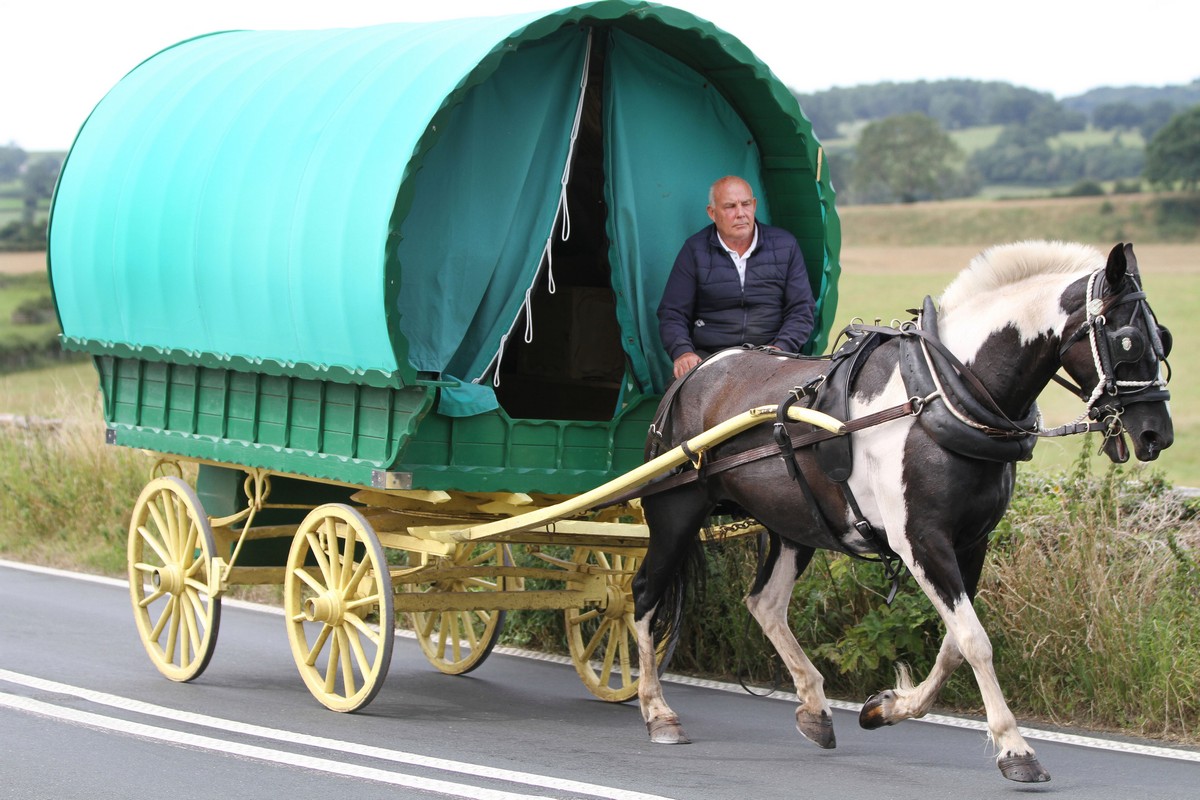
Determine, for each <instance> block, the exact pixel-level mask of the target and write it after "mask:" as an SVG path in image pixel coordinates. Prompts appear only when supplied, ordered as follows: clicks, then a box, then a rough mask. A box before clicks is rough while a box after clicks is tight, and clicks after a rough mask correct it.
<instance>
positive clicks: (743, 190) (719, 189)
mask: <svg viewBox="0 0 1200 800" xmlns="http://www.w3.org/2000/svg"><path fill="white" fill-rule="evenodd" d="M757 209H758V201H757V200H755V199H754V191H753V190H752V189H751V188H750V184H748V183H746V182H745V181H744V180H742V179H741V178H739V177H737V176H735V175H726V176H725V177H724V178H721V179H720V180H719V181H717V182H716V183H714V184H713V185H712V187H710V188H709V190H708V218H709V219H711V220H712V221H713V223H714V224H715V225H716V226H717V233H719V234H720V235H721V241H723V242H725V246H726V247H731V248H733V249H734V250H737V251H738V252H739V253H745V252H746V251H747V250H748V249H749V248H750V244H751V243H752V242H753V241H754V212H755V211H756V210H757Z"/></svg>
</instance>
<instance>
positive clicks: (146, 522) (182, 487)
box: [127, 476, 221, 681]
mask: <svg viewBox="0 0 1200 800" xmlns="http://www.w3.org/2000/svg"><path fill="white" fill-rule="evenodd" d="M215 551H216V544H215V542H214V540H213V532H212V527H211V526H210V525H209V522H208V517H207V516H206V515H205V514H204V510H203V508H202V507H201V505H200V500H199V498H197V497H196V493H195V491H193V490H192V487H190V486H188V485H187V484H186V483H184V481H183V480H182V479H180V478H177V477H174V476H171V477H161V478H155V479H154V480H152V481H150V483H148V484H146V488H145V489H143V490H142V493H141V494H140V495H139V496H138V499H137V503H136V505H134V507H133V518H132V519H131V520H130V523H129V543H128V551H127V554H128V561H129V595H130V599H131V600H132V601H133V619H134V622H136V623H137V629H138V634H139V635H140V636H141V639H142V644H143V645H144V646H145V648H146V652H147V653H148V654H149V656H150V660H151V661H153V662H154V666H155V667H157V668H158V671H159V672H161V673H162V674H163V675H165V676H167V677H168V678H170V679H171V680H173V681H190V680H192V679H193V678H195V677H197V676H198V675H199V674H200V673H201V672H203V671H204V668H205V667H207V666H208V662H209V660H210V659H211V658H212V654H213V649H214V648H215V647H216V643H217V629H218V628H219V627H220V624H221V597H220V592H219V591H218V590H217V589H216V588H215V586H216V581H215V580H214V576H213V574H212V570H213V556H214V553H215Z"/></svg>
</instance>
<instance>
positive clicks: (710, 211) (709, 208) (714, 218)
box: [704, 206, 717, 222]
mask: <svg viewBox="0 0 1200 800" xmlns="http://www.w3.org/2000/svg"><path fill="white" fill-rule="evenodd" d="M704 210H705V211H707V212H708V218H709V219H711V220H712V221H713V222H716V221H717V212H715V211H713V207H712V206H705V207H704Z"/></svg>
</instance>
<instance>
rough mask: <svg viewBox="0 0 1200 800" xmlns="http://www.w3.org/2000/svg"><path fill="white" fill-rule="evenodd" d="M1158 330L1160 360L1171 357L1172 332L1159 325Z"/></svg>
mask: <svg viewBox="0 0 1200 800" xmlns="http://www.w3.org/2000/svg"><path fill="white" fill-rule="evenodd" d="M1157 330H1158V349H1159V351H1160V355H1159V358H1166V357H1167V356H1169V355H1171V331H1170V330H1168V329H1167V328H1166V327H1165V326H1163V325H1159V326H1158V329H1157Z"/></svg>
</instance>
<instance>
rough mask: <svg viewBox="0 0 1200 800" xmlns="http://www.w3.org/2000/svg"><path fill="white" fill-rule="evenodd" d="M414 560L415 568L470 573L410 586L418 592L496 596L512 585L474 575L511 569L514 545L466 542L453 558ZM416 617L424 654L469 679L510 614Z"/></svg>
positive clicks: (431, 613) (476, 611)
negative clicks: (493, 568) (495, 567)
mask: <svg viewBox="0 0 1200 800" xmlns="http://www.w3.org/2000/svg"><path fill="white" fill-rule="evenodd" d="M409 559H410V563H412V564H413V565H414V566H416V565H420V566H434V567H455V568H461V569H463V570H464V571H463V572H462V573H461V574H459V575H456V576H454V577H451V578H447V579H445V580H439V581H434V582H432V583H418V584H407V585H406V588H407V589H408V590H409V591H413V592H425V593H431V594H432V593H441V592H454V593H459V592H494V591H498V590H503V589H504V588H506V584H508V583H511V581H506V579H504V578H490V577H487V576H484V575H479V574H471V571H472V570H474V569H479V568H483V569H486V568H487V567H489V566H493V565H496V564H503V565H504V566H511V565H512V563H513V561H512V553H511V552H510V550H509V548H508V545H500V544H473V543H465V544H460V545H458V546H457V547H456V548H455V551H454V553H453V554H452V555H450V556H445V557H439V556H430V555H427V554H424V553H411V554H409ZM413 559H415V562H414V561H413ZM508 588H516V587H508ZM435 602H436V601H435ZM410 618H411V621H412V628H413V631H415V632H416V634H417V642H418V643H419V644H420V645H421V652H423V653H424V654H425V658H427V659H429V663H430V664H433V666H435V667H437V668H438V669H439V670H441V671H442V672H445V673H446V674H447V675H465V674H466V673H468V672H470V671H471V670H473V669H475V668H476V667H478V666H479V665H480V664H482V663H483V662H484V661H485V660H486V659H487V657H488V656H489V655H490V654H491V652H492V648H494V647H495V646H496V641H497V640H498V639H499V638H500V633H501V631H503V630H504V618H505V612H503V611H496V610H495V609H474V610H470V611H438V610H431V611H414V612H412V613H411V614H410Z"/></svg>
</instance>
